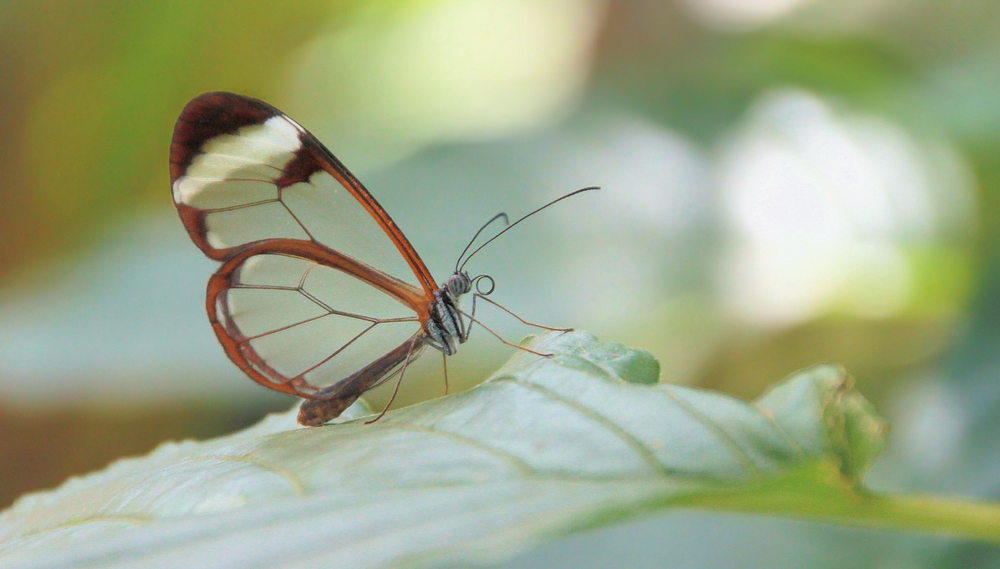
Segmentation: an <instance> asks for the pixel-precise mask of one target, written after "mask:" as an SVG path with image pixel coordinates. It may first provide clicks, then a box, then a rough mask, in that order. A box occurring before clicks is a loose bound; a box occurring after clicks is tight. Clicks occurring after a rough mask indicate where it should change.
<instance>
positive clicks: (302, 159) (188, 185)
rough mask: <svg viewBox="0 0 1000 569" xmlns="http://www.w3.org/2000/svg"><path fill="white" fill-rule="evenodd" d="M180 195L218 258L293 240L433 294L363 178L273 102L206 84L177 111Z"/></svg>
mask: <svg viewBox="0 0 1000 569" xmlns="http://www.w3.org/2000/svg"><path fill="white" fill-rule="evenodd" d="M170 162H171V183H172V189H173V197H174V204H175V205H176V206H177V210H178V212H179V213H180V216H181V220H182V221H183V222H184V225H185V227H186V228H187V231H188V233H189V234H190V235H191V238H192V239H193V240H194V242H195V244H197V245H198V247H199V248H201V250H202V251H203V252H204V253H205V254H206V255H208V256H209V257H211V258H213V259H217V260H220V261H225V260H228V259H231V258H232V257H233V256H234V255H236V254H237V253H239V252H240V251H241V250H242V249H243V248H245V247H246V246H247V245H250V244H255V243H259V242H262V241H266V240H274V239H280V240H297V241H306V242H311V243H315V244H317V245H321V246H323V247H326V248H328V249H332V250H336V251H340V252H341V253H344V254H346V255H348V256H351V257H353V258H355V259H358V260H360V261H361V262H363V263H365V264H368V265H370V266H372V267H374V268H376V269H379V270H380V271H382V272H383V273H387V274H393V275H398V276H400V277H401V278H402V279H403V280H406V281H408V282H411V283H412V284H415V285H417V286H419V287H420V288H421V289H422V290H423V294H424V297H425V298H427V299H428V300H430V299H432V298H433V292H434V290H436V289H437V285H436V284H435V282H434V279H433V277H431V275H430V273H429V272H428V271H427V268H426V266H425V265H424V263H423V261H422V260H421V259H420V257H419V256H418V255H417V253H416V252H415V251H414V249H413V246H412V245H411V244H410V243H409V241H408V240H407V239H406V237H405V236H404V235H403V233H402V232H401V231H400V230H399V228H398V227H397V226H396V224H395V223H394V222H393V220H392V219H391V218H390V217H389V215H388V214H387V213H386V212H385V210H384V209H382V207H381V206H380V205H379V204H378V202H377V201H375V199H374V198H373V197H372V196H371V194H370V193H369V192H368V191H367V190H366V189H365V188H364V186H362V185H361V183H360V182H359V181H358V180H357V179H356V178H355V177H354V176H353V175H352V174H351V173H350V172H349V171H348V170H347V168H345V167H344V165H343V164H341V163H340V161H339V160H337V158H336V157H334V156H333V154H332V153H330V151H329V150H327V149H326V148H325V147H324V146H323V145H322V144H321V143H320V142H319V141H318V140H316V138H315V137H314V136H312V135H311V134H310V133H309V132H308V131H306V130H305V129H304V128H302V127H301V126H299V125H298V124H297V123H296V122H295V121H293V120H292V119H290V118H288V117H287V116H285V115H284V114H282V113H281V112H280V111H278V110H277V109H275V108H274V107H272V106H270V105H268V104H267V103H264V102H262V101H258V100H256V99H252V98H249V97H244V96H242V95H235V94H232V93H206V94H204V95H202V96H200V97H198V98H196V99H194V100H192V101H191V102H190V103H189V104H188V106H187V107H185V109H184V111H183V112H182V113H181V116H180V118H179V119H178V121H177V126H176V127H175V130H174V138H173V143H172V145H171V156H170Z"/></svg>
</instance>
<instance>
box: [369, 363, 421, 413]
mask: <svg viewBox="0 0 1000 569" xmlns="http://www.w3.org/2000/svg"><path fill="white" fill-rule="evenodd" d="M412 354H413V346H412V345H411V346H410V351H408V352H407V353H406V359H405V360H403V368H402V369H400V370H399V379H397V380H396V387H395V389H393V390H392V397H390V398H389V402H388V403H386V404H385V407H383V408H382V412H381V413H379V414H378V417H375V418H374V419H372V420H371V421H365V424H366V425H371V424H372V423H374V422H376V421H378V420H379V419H381V418H382V417H384V416H385V414H386V412H387V411H389V406H390V405H392V402H393V401H395V400H396V395H397V394H398V393H399V386H400V385H402V384H403V375H405V374H406V366H408V365H410V356H411V355H412Z"/></svg>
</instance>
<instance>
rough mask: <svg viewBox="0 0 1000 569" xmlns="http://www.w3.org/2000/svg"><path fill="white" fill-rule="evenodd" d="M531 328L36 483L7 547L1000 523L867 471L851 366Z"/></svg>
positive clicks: (425, 556) (332, 557) (111, 561)
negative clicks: (885, 487) (461, 376)
mask: <svg viewBox="0 0 1000 569" xmlns="http://www.w3.org/2000/svg"><path fill="white" fill-rule="evenodd" d="M530 346H531V348H532V349H534V350H536V351H543V352H551V353H553V354H555V355H554V357H551V358H540V357H538V356H534V355H531V354H529V353H525V352H519V353H517V354H515V355H514V357H513V358H511V360H510V361H509V362H508V363H507V364H506V365H505V366H504V367H503V368H502V369H501V370H499V371H498V372H497V373H496V374H495V375H494V376H493V377H491V378H490V379H489V380H487V381H486V382H485V383H483V384H482V385H480V386H479V387H477V388H475V389H473V390H470V391H468V392H465V393H461V394H457V395H452V396H448V397H444V398H441V399H437V400H434V401H429V402H426V403H423V404H420V405H414V406H412V407H408V408H405V409H401V410H398V411H394V412H391V413H389V414H387V415H386V416H385V417H384V418H383V419H382V420H380V421H379V422H377V423H375V424H372V425H366V424H364V422H363V421H362V420H359V418H360V417H362V416H370V414H371V411H370V410H369V409H367V408H366V407H363V406H361V405H356V406H354V407H352V408H350V409H348V412H347V413H345V417H343V418H342V419H341V420H340V422H339V423H338V424H331V425H327V426H324V427H319V428H300V427H298V426H297V425H295V423H294V416H295V411H294V410H293V411H291V412H289V413H286V414H282V415H275V416H272V417H269V418H267V419H266V420H264V421H263V422H262V423H260V424H259V425H257V426H255V427H252V428H250V429H247V430H246V431H243V432H241V433H237V434H235V435H231V436H228V437H224V438H220V439H216V440H213V441H205V442H182V443H170V444H165V445H162V446H161V447H160V448H158V449H157V450H155V451H154V452H152V453H151V454H150V455H149V456H146V457H142V458H134V459H127V460H122V461H119V462H117V463H115V464H112V465H111V466H109V467H108V468H107V469H105V470H104V471H102V472H97V473H94V474H90V475H88V476H85V477H81V478H75V479H71V480H69V481H68V482H66V483H65V484H63V486H62V487H60V488H58V489H56V490H53V491H50V492H42V493H38V494H33V495H29V496H26V497H24V498H22V499H20V500H19V501H18V502H17V503H16V504H15V505H14V506H13V507H12V508H11V509H9V510H7V511H6V512H4V513H2V514H0V567H38V568H41V567H95V568H96V567H101V568H112V567H139V566H155V567H220V568H221V567H225V568H240V567H315V566H324V567H338V568H348V567H386V566H393V567H396V566H418V567H428V566H442V565H454V564H463V563H475V564H483V563H490V562H494V561H497V560H500V559H503V558H506V557H509V556H511V555H514V554H516V553H517V552H520V551H523V550H525V549H527V548H530V547H533V546H535V545H537V544H539V543H542V542H544V541H547V540H551V539H554V538H556V537H559V536H562V535H566V534H568V533H570V532H573V531H576V530H579V529H581V528H585V527H592V526H596V525H601V524H606V523H611V522H614V521H619V520H623V519H627V518H629V517H634V516H637V515H639V514H642V513H646V512H649V511H653V510H657V509H662V508H667V507H677V506H684V507H701V508H710V509H718V510H731V511H741V512H758V513H767V514H777V515H784V516H789V517H799V518H804V519H817V520H827V521H839V522H843V523H849V524H856V525H872V526H880V527H890V528H899V529H920V530H924V531H949V532H955V533H959V534H961V535H966V536H969V537H974V538H978V539H985V540H991V541H1000V529H997V528H1000V510H998V509H997V508H996V507H995V506H992V505H974V504H965V503H961V502H946V501H941V500H934V499H929V498H912V499H911V498H892V497H884V496H879V495H876V494H873V493H872V492H870V491H868V490H866V489H864V488H863V487H862V486H861V480H862V476H863V475H864V473H865V470H866V469H867V468H868V466H869V465H870V464H871V462H872V461H873V460H874V459H875V458H876V457H877V456H878V454H879V452H881V450H882V448H883V447H884V445H885V438H886V433H887V428H886V425H885V423H884V422H883V421H882V420H881V419H880V418H878V417H877V416H876V415H875V414H874V411H873V409H872V408H871V406H870V405H869V404H868V403H867V402H866V401H865V400H864V399H863V398H862V397H861V396H860V395H859V394H858V393H857V392H856V391H854V389H853V387H852V385H851V382H850V379H849V378H848V377H847V375H846V374H845V372H844V370H842V369H840V368H836V367H831V366H818V367H814V368H811V369H808V370H805V371H803V372H800V373H799V374H796V375H795V376H793V377H792V378H790V379H788V380H787V381H785V382H783V383H781V384H780V385H778V386H777V387H775V388H774V389H772V390H771V391H770V392H769V393H767V394H765V395H764V396H762V397H761V398H759V399H758V400H757V401H756V402H755V403H754V404H747V403H744V402H741V401H738V400H735V399H733V398H731V397H727V396H724V395H720V394H717V393H711V392H705V391H700V390H696V389H691V388H686V387H680V386H675V385H666V384H657V383H656V378H657V376H658V375H659V364H658V363H657V362H656V361H655V359H653V358H652V356H651V355H649V353H647V352H644V351H642V350H634V349H630V348H626V347H624V346H622V345H620V344H617V343H614V342H600V341H597V340H596V339H595V338H594V337H593V336H591V335H589V334H587V333H584V332H574V333H569V334H562V335H560V334H548V335H545V336H542V337H540V338H536V339H534V340H532V341H531V342H530Z"/></svg>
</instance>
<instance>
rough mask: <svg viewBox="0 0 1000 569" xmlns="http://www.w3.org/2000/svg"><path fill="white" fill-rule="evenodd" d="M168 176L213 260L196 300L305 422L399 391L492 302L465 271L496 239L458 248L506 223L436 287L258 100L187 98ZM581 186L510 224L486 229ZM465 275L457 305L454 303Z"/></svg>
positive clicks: (318, 149)
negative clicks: (418, 363) (377, 393)
mask: <svg viewBox="0 0 1000 569" xmlns="http://www.w3.org/2000/svg"><path fill="white" fill-rule="evenodd" d="M170 181H171V189H172V192H173V200H174V205H175V206H176V207H177V212H178V214H179V215H180V218H181V221H182V222H183V224H184V227H185V228H186V229H187V232H188V234H189V235H190V237H191V239H192V240H193V241H194V243H195V245H197V246H198V248H199V249H201V251H202V252H203V253H204V254H205V255H207V256H208V257H209V258H211V259H214V260H216V261H220V262H221V263H222V265H221V266H220V267H219V268H218V270H216V272H215V274H214V275H212V277H211V278H210V279H209V281H208V291H207V297H206V302H205V305H206V309H207V311H208V319H209V322H210V323H211V325H212V329H213V330H214V331H215V335H216V337H217V338H218V340H219V342H220V343H221V344H222V347H223V349H224V350H225V353H226V355H227V356H228V357H229V359H230V360H232V361H233V363H235V364H236V365H237V366H238V367H239V368H240V369H241V370H243V371H244V372H245V373H246V374H247V375H248V376H249V377H250V378H251V379H253V380H254V381H255V382H257V383H259V384H261V385H263V386H265V387H268V388H270V389H273V390H275V391H279V392H282V393H288V394H292V395H297V396H299V397H302V398H304V399H306V400H307V401H306V402H304V403H303V405H302V406H301V407H300V410H299V416H298V421H299V423H301V424H303V425H321V424H323V423H325V422H327V421H329V420H331V419H334V418H336V417H337V416H339V415H340V414H341V413H342V412H343V411H344V410H345V409H346V408H347V407H349V406H350V405H351V404H352V403H354V401H355V400H357V399H358V397H359V396H361V394H362V393H364V392H365V391H368V390H369V389H372V388H374V387H376V386H378V385H381V384H382V383H384V382H385V381H387V380H389V379H391V378H393V377H398V378H399V381H397V384H396V389H397V390H398V389H399V382H400V381H401V380H402V376H403V373H404V372H405V370H406V366H407V365H408V364H409V363H410V362H412V361H413V359H414V358H416V357H417V356H419V355H420V354H421V353H422V352H423V351H424V349H425V348H426V347H428V346H430V347H432V348H434V349H436V350H438V351H440V352H441V353H442V354H443V356H448V355H452V354H454V353H455V352H456V351H457V348H458V345H459V344H462V343H464V342H465V341H466V340H467V339H468V337H469V332H470V331H471V329H472V323H473V322H477V323H479V322H478V320H476V319H475V316H474V314H475V300H476V299H484V300H486V301H487V302H490V303H492V304H495V305H497V306H500V305H498V304H496V303H495V302H494V301H492V300H489V299H487V298H486V296H488V295H489V294H490V293H491V292H492V291H493V288H494V283H493V280H492V278H490V277H489V276H487V275H480V276H477V277H472V276H470V274H469V273H468V272H467V271H466V270H464V266H465V262H467V261H468V259H469V258H471V257H472V255H474V254H475V253H476V252H478V251H479V250H480V249H482V247H484V246H485V245H486V244H488V243H489V242H490V241H492V239H490V241H487V242H486V243H484V244H483V245H481V246H480V247H479V248H478V249H476V250H475V251H473V253H472V254H470V255H468V257H466V258H465V261H462V257H465V254H466V253H467V252H468V250H469V247H470V246H471V245H472V243H474V242H475V240H476V239H477V238H478V237H479V235H480V233H481V232H482V231H483V230H484V229H485V228H486V227H487V226H488V225H490V223H492V222H494V221H498V220H501V221H504V222H507V216H506V214H498V215H497V216H495V217H494V218H493V219H491V220H490V222H487V224H486V225H484V226H483V227H482V228H481V229H480V230H479V232H477V233H476V236H475V237H473V240H472V241H471V242H470V243H469V245H468V246H466V248H465V251H463V252H462V255H461V256H460V257H459V262H458V263H456V265H455V271H454V273H453V274H452V275H451V276H450V277H449V278H448V279H447V280H446V281H445V282H444V284H442V285H438V284H437V282H436V281H435V280H434V277H432V276H431V273H430V271H428V269H427V267H426V266H425V265H424V261H423V260H422V259H421V258H420V255H418V254H417V252H416V250H415V249H414V248H413V245H411V244H410V242H409V240H407V238H406V236H405V235H404V234H403V232H402V231H400V229H399V227H398V226H397V225H396V223H395V222H394V221H393V220H392V218H391V217H389V214H388V213H387V212H386V211H385V209H383V208H382V206H381V205H379V203H378V201H376V200H375V198H374V197H372V195H371V193H369V192H368V190H367V189H365V187H364V186H363V185H362V184H361V182H359V181H358V179H357V178H355V177H354V175H352V174H351V172H350V171H349V170H348V169H347V168H346V167H345V166H344V165H343V164H342V163H341V162H340V161H339V160H338V159H337V158H336V157H335V156H334V155H333V153H331V152H330V151H329V150H327V148H326V147H325V146H323V144H322V143H321V142H319V140H317V139H316V137H315V136H313V135H312V134H311V133H309V131H307V130H306V129H304V128H303V127H301V126H300V125H299V124H298V123H296V122H295V121H293V120H292V119H290V118H289V117H287V116H286V115H285V114H283V113H282V112H281V111H279V110H277V109H276V108H274V107H272V106H271V105H269V104H267V103H265V102H263V101H260V100H257V99H254V98H251V97H246V96H243V95H237V94H233V93H225V92H212V93H205V94H203V95H201V96H199V97H196V98H195V99H193V100H192V101H191V102H190V103H188V105H187V106H186V107H185V108H184V110H183V111H182V112H181V115H180V117H179V118H178V120H177V124H176V126H175V128H174V134H173V140H172V143H171V146H170ZM591 189H597V188H584V189H582V190H577V191H576V192H572V193H571V194H567V195H565V196H563V197H562V198H559V199H557V200H554V201H553V202H550V203H549V204H546V205H545V206H542V207H541V208H538V209H537V210H535V211H534V212H532V213H530V214H528V215H526V216H524V217H522V218H521V219H519V220H517V221H516V222H514V224H509V223H508V224H507V228H506V229H504V230H503V231H501V232H500V233H498V234H497V235H495V236H494V237H493V239H495V238H496V237H499V235H500V234H502V233H503V232H504V231H506V230H507V229H510V228H511V227H513V226H514V225H516V224H517V223H520V222H521V221H523V220H524V219H525V218H526V217H528V216H530V215H532V214H534V213H536V212H538V211H540V210H541V209H544V208H545V207H548V206H549V205H552V204H553V203H555V202H557V201H560V200H561V199H564V198H566V197H569V196H570V195H575V194H576V193H579V192H582V191H587V190H591ZM399 275H402V276H399ZM483 283H488V284H486V285H483ZM474 285H475V286H476V292H475V293H473V295H474V296H473V306H472V312H471V313H466V312H464V311H463V310H461V308H460V305H459V300H460V298H461V297H462V296H463V295H465V294H468V293H470V292H471V291H472V290H473V286H474ZM484 286H485V288H484ZM500 308H501V309H503V310H506V309H505V308H503V307H502V306H501V307H500ZM507 312H508V313H510V314H512V315H513V313H512V312H510V311H507ZM514 316H515V317H516V318H518V319H519V320H521V322H524V323H525V324H529V325H532V326H539V327H540V328H546V329H555V328H550V327H547V326H541V325H536V324H533V323H530V322H527V321H525V320H523V319H521V318H520V317H517V315H514ZM479 324H480V326H481V327H483V328H485V329H486V330H488V331H490V333H493V332H492V330H490V329H489V328H486V327H485V326H483V325H482V323H479ZM559 330H561V329H559ZM493 334H494V335H496V334H495V333H493ZM497 337H498V338H500V337H499V336H497ZM500 339H501V341H504V342H505V343H508V344H510V343H509V342H506V341H505V340H503V339H502V338H500ZM510 345H514V344H510ZM522 349H526V348H522ZM528 351H531V350H528ZM534 353H537V352H534ZM373 354H381V355H377V356H376V357H374V359H373ZM539 355H547V354H539ZM394 396H395V393H394V394H393V397H394ZM390 402H391V400H390ZM386 408H388V406H386ZM384 413H385V411H384V410H383V414H384ZM379 417H381V415H379Z"/></svg>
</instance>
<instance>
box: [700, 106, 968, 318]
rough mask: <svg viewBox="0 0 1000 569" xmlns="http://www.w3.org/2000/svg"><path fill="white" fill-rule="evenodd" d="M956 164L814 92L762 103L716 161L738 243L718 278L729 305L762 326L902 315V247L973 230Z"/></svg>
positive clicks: (905, 287) (937, 149) (907, 278)
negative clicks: (838, 109)
mask: <svg viewBox="0 0 1000 569" xmlns="http://www.w3.org/2000/svg"><path fill="white" fill-rule="evenodd" d="M960 164H961V162H960V160H959V159H958V158H957V157H956V156H955V155H954V153H953V152H950V151H949V150H947V149H946V148H945V147H944V146H943V145H941V144H936V145H934V144H919V143H918V142H916V141H915V140H914V139H913V138H912V137H911V136H909V135H908V134H907V133H906V132H904V131H903V130H902V129H900V128H899V127H897V126H896V125H894V124H892V123H889V122H887V121H885V120H881V119H878V118H874V117H870V116H861V115H849V114H847V115H840V114H838V113H835V112H834V111H833V110H832V109H831V108H830V106H829V105H827V104H826V103H824V102H823V101H822V100H820V99H818V98H817V97H815V96H813V95H811V94H808V93H805V92H801V91H791V90H786V91H779V92H773V93H771V94H768V95H766V96H764V97H762V99H761V100H760V101H759V102H758V103H757V104H756V105H755V106H754V108H753V109H752V110H751V111H750V114H749V117H748V119H747V121H746V124H745V125H744V126H743V127H742V128H741V130H740V131H739V132H738V133H736V134H735V135H734V136H733V137H732V138H731V139H730V140H729V141H728V143H727V144H726V145H725V146H724V148H723V150H722V152H721V155H720V158H719V163H718V170H719V171H718V175H719V183H720V186H721V196H722V206H723V210H724V217H725V220H726V222H727V224H728V227H729V230H730V231H731V233H732V237H733V240H732V245H731V247H730V249H729V253H728V255H726V256H725V258H724V260H723V265H722V271H721V279H722V282H721V285H722V292H723V296H724V298H725V300H726V301H727V303H728V305H729V306H730V308H731V309H732V311H733V312H734V313H735V314H736V315H738V316H739V317H741V318H743V319H745V320H747V321H749V322H751V323H756V324H761V325H791V324H795V323H798V322H801V321H805V320H808V319H810V318H814V317H816V316H818V315H820V314H822V313H824V312H828V311H831V310H836V309H839V310H843V311H846V312H848V313H850V314H853V315H857V316H862V317H885V316H891V315H893V314H895V313H897V312H898V311H899V310H900V309H901V308H903V307H904V306H905V305H906V303H907V301H908V299H909V295H910V292H911V288H912V282H911V281H912V275H911V269H910V266H909V264H908V261H907V258H906V254H905V250H904V248H903V246H904V245H906V244H914V243H926V242H931V241H934V240H935V239H940V238H941V237H942V236H944V235H947V234H948V233H949V232H950V231H954V230H955V227H954V226H955V225H956V224H959V225H964V226H967V225H968V224H969V223H970V222H971V219H972V214H973V205H972V192H971V188H970V184H969V177H968V174H967V173H966V172H965V171H964V170H963V169H962V167H961V166H960ZM942 169H950V171H948V172H946V174H947V175H942ZM942 182H943V183H942Z"/></svg>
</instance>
